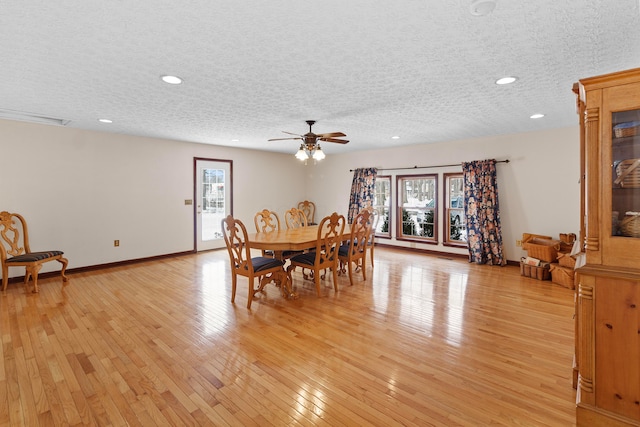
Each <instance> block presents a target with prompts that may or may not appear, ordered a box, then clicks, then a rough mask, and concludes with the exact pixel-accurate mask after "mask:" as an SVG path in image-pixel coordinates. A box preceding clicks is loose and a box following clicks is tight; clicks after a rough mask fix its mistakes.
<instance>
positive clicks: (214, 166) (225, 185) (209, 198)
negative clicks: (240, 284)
mask: <svg viewBox="0 0 640 427" xmlns="http://www.w3.org/2000/svg"><path fill="white" fill-rule="evenodd" d="M195 176H196V194H195V205H196V206H195V209H196V250H197V251H206V250H210V249H219V248H222V247H224V245H225V243H224V237H223V235H222V228H221V223H222V220H223V219H224V218H225V217H226V216H227V215H229V214H231V191H232V188H231V183H232V179H231V160H207V159H196V160H195Z"/></svg>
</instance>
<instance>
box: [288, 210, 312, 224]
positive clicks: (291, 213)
mask: <svg viewBox="0 0 640 427" xmlns="http://www.w3.org/2000/svg"><path fill="white" fill-rule="evenodd" d="M284 222H285V224H286V226H287V229H291V228H300V227H306V226H307V225H309V223H308V221H307V216H306V215H305V213H304V212H303V211H302V210H300V209H298V208H291V209H289V210H288V211H286V212H285V213H284Z"/></svg>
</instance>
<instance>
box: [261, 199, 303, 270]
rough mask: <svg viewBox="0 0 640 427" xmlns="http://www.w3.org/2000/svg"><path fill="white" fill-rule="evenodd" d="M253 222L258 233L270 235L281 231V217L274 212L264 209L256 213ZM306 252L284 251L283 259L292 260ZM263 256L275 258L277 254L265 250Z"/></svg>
mask: <svg viewBox="0 0 640 427" xmlns="http://www.w3.org/2000/svg"><path fill="white" fill-rule="evenodd" d="M253 222H254V224H255V226H256V232H258V233H270V232H272V231H278V230H280V217H279V216H278V214H277V213H276V212H274V211H270V210H269V209H263V210H261V211H260V212H258V213H256V214H255V216H254V217H253ZM302 252H304V251H282V259H288V258H291V257H292V256H294V255H298V254H301V253H302ZM262 256H268V257H272V258H273V257H275V256H276V253H275V252H274V251H272V250H268V249H263V250H262Z"/></svg>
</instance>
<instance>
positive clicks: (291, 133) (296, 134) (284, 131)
mask: <svg viewBox="0 0 640 427" xmlns="http://www.w3.org/2000/svg"><path fill="white" fill-rule="evenodd" d="M282 132H283V133H286V134H289V135H295V136H302V135H300V134H298V133H293V132H287V131H286V130H283V131H282Z"/></svg>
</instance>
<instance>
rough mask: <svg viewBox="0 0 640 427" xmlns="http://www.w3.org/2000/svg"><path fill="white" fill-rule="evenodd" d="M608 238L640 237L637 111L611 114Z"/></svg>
mask: <svg viewBox="0 0 640 427" xmlns="http://www.w3.org/2000/svg"><path fill="white" fill-rule="evenodd" d="M611 118H612V120H611V125H612V134H611V160H612V165H611V167H612V177H611V182H612V184H613V188H612V194H611V221H612V222H611V235H613V236H623V237H636V238H637V237H640V110H630V111H620V112H614V113H612V117H611Z"/></svg>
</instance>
